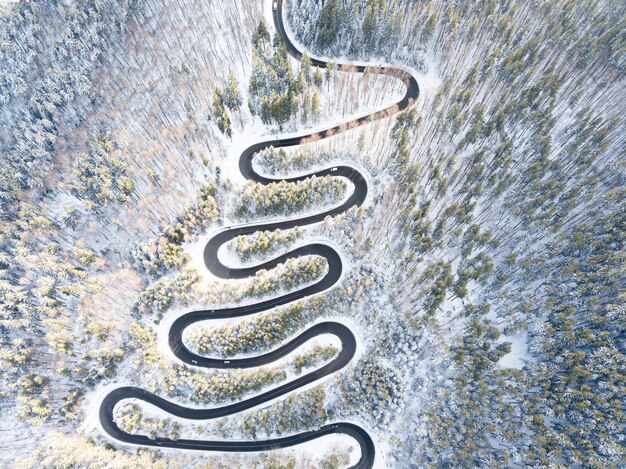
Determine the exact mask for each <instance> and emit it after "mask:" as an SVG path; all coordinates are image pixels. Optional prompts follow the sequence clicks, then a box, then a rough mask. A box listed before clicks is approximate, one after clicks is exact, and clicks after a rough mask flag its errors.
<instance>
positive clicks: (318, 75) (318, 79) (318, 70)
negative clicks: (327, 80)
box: [313, 67, 323, 88]
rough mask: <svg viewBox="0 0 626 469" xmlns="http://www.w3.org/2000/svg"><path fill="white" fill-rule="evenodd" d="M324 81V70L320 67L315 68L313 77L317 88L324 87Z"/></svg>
mask: <svg viewBox="0 0 626 469" xmlns="http://www.w3.org/2000/svg"><path fill="white" fill-rule="evenodd" d="M322 81H323V78H322V69H321V68H319V67H316V68H315V75H314V77H313V83H315V86H317V87H318V88H319V87H320V86H322Z"/></svg>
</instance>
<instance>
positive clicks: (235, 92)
mask: <svg viewBox="0 0 626 469" xmlns="http://www.w3.org/2000/svg"><path fill="white" fill-rule="evenodd" d="M222 101H223V103H224V105H225V106H226V107H227V108H228V109H235V110H237V109H239V106H241V103H242V102H243V100H242V99H241V92H240V91H239V83H237V78H236V77H235V72H234V71H233V70H232V69H231V70H230V72H229V75H228V86H226V88H225V89H224V93H223V96H222Z"/></svg>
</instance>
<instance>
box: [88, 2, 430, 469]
mask: <svg viewBox="0 0 626 469" xmlns="http://www.w3.org/2000/svg"><path fill="white" fill-rule="evenodd" d="M282 8H283V0H278V1H277V8H276V10H274V23H275V26H276V29H277V31H278V32H279V34H280V36H281V37H282V39H283V41H284V42H285V44H286V45H287V50H288V52H289V54H290V55H292V56H293V57H295V58H296V59H301V58H302V53H301V52H300V50H298V48H297V47H296V46H295V45H294V44H293V43H292V42H291V40H290V39H289V37H288V35H287V34H286V32H285V27H284V24H283V18H282ZM311 63H312V64H313V65H314V66H317V67H324V68H325V67H326V66H327V65H328V64H327V62H324V61H322V60H320V59H316V58H311ZM336 66H337V69H338V70H340V71H350V72H361V73H362V72H364V71H365V70H366V68H368V70H369V72H370V73H376V74H385V75H391V76H395V77H397V78H400V79H401V80H403V82H404V84H405V86H406V93H405V95H404V97H403V98H402V99H401V100H400V101H398V102H397V103H396V104H394V105H393V106H390V107H388V108H385V109H383V110H380V111H377V112H374V113H372V114H368V115H365V116H362V117H359V118H356V119H353V120H351V121H348V122H345V123H342V124H340V125H337V126H335V127H331V128H328V129H325V130H322V131H319V132H313V133H308V134H302V135H298V136H294V137H289V138H284V139H274V140H267V141H264V142H260V143H257V144H255V145H252V146H251V147H249V148H247V149H246V150H245V151H244V152H243V153H242V154H241V156H240V159H239V169H240V170H241V173H242V174H243V176H244V177H245V178H247V179H249V180H251V181H255V182H258V183H261V184H270V183H271V182H274V181H276V180H275V179H271V178H267V177H265V176H262V175H260V174H258V173H256V172H255V171H254V169H253V166H252V160H253V157H254V154H255V153H257V152H258V151H260V150H263V149H265V148H269V147H272V146H273V147H275V148H279V147H290V146H295V145H300V144H302V143H306V142H307V141H311V140H317V139H322V138H328V137H330V136H332V135H335V134H337V133H340V132H344V131H346V130H348V129H352V128H355V127H358V126H360V125H363V124H366V123H368V122H371V121H374V120H377V119H382V118H385V117H388V116H390V115H393V114H395V113H397V112H399V111H401V110H403V109H406V108H407V107H409V106H410V105H411V104H413V103H414V102H415V100H416V99H417V98H418V96H419V87H418V84H417V81H416V80H415V78H414V77H413V76H412V75H411V74H410V73H409V72H407V71H405V70H401V69H397V68H394V67H379V66H368V67H366V66H365V65H351V64H336ZM327 175H330V176H341V177H345V178H347V179H349V180H350V181H351V182H352V183H353V185H354V190H353V192H352V194H351V195H350V196H349V197H348V199H347V200H346V201H345V202H343V203H342V204H341V205H339V206H337V207H334V208H331V209H329V210H327V211H325V212H321V213H317V214H314V215H310V216H306V217H302V218H299V219H296V220H285V221H277V222H270V223H259V224H250V225H245V226H239V227H232V228H225V229H223V230H222V231H220V232H219V233H217V234H216V235H215V236H214V237H212V238H211V239H210V240H209V241H208V243H207V245H206V247H205V249H204V262H205V265H206V267H207V269H209V270H210V271H211V272H212V273H213V274H214V275H216V276H218V277H220V278H224V279H236V278H246V277H250V276H252V275H254V274H255V273H256V272H258V271H259V270H260V269H271V268H273V267H275V266H276V265H278V264H280V263H283V262H285V261H286V260H287V259H290V258H296V257H300V256H304V255H317V256H321V257H324V258H325V259H326V260H327V262H328V271H327V273H326V275H325V276H324V277H323V278H322V279H321V280H319V281H318V282H317V283H315V284H313V285H310V286H307V287H305V288H302V289H300V290H298V291H295V292H291V293H288V294H285V295H282V296H279V297H277V298H272V299H269V300H265V301H262V302H259V303H255V304H249V305H242V306H238V307H234V308H225V309H207V310H198V311H191V312H189V313H187V314H184V315H183V316H181V317H179V318H178V319H176V320H175V321H174V322H173V323H172V325H171V327H170V330H169V337H168V343H169V346H170V348H171V350H172V352H173V353H174V355H175V356H176V357H177V358H178V359H180V360H181V361H182V362H184V363H186V364H188V365H191V366H197V367H204V368H221V369H225V368H250V367H258V366H262V365H266V364H269V363H272V362H274V361H276V360H278V359H280V358H282V357H284V356H285V355H287V354H289V353H290V352H292V351H293V350H295V349H296V348H297V347H299V346H300V345H302V344H304V343H305V342H307V341H308V340H311V339H312V338H314V337H316V336H318V335H320V334H332V335H335V336H336V337H338V338H339V340H340V341H341V350H340V352H339V353H338V355H337V356H336V357H335V358H334V359H333V360H332V361H330V362H329V363H327V364H325V365H324V366H322V367H320V368H318V369H316V370H314V371H312V372H309V373H307V374H304V375H302V376H300V377H298V378H297V379H295V380H292V381H289V382H287V383H284V384H282V385H280V386H278V387H276V388H274V389H270V390H268V391H266V392H263V393H262V394H259V395H256V396H253V397H251V398H248V399H244V400H242V401H239V402H236V403H233V404H229V405H226V406H222V407H214V408H201V409H198V408H189V407H184V406H181V405H178V404H176V403H174V402H171V401H168V400H166V399H163V398H161V397H159V396H157V395H155V394H153V393H151V392H149V391H147V390H145V389H142V388H139V387H134V386H124V387H119V388H117V389H115V390H113V391H112V392H110V393H109V394H108V395H107V396H105V398H104V399H103V401H102V403H101V406H100V412H99V419H100V424H101V425H102V428H103V429H104V431H105V432H106V433H108V434H109V435H110V436H111V437H113V438H115V439H116V440H119V441H122V442H125V443H130V444H135V445H143V446H153V447H166V448H178V449H190V450H205V451H209V450H210V451H239V452H250V451H268V450H272V449H277V448H285V447H289V446H294V445H298V444H301V443H305V442H307V441H311V440H314V439H316V438H320V437H322V436H324V435H330V434H344V435H347V436H349V437H351V438H353V439H354V440H356V442H357V443H358V444H359V447H360V449H361V458H360V460H359V461H358V462H357V463H356V465H355V466H353V467H355V468H371V467H372V466H373V464H374V458H375V448H374V443H373V441H372V439H371V437H370V436H369V434H368V433H367V432H366V431H365V430H364V429H363V428H361V427H359V426H357V425H354V424H352V423H348V422H336V423H332V424H328V425H324V426H323V427H321V428H319V429H317V430H314V431H309V432H304V433H298V434H295V435H291V436H287V437H283V438H273V439H268V440H263V441H232V440H231V441H224V440H219V441H211V440H189V439H178V440H171V439H168V438H157V439H150V438H148V437H147V436H146V435H135V434H129V433H126V432H124V431H122V430H121V429H120V428H119V427H118V426H117V425H116V423H115V422H114V420H113V411H114V408H115V406H116V405H117V403H119V402H120V401H122V400H125V399H140V400H142V401H145V402H148V403H150V404H152V405H155V406H157V407H159V408H160V409H162V410H164V411H166V412H167V413H169V414H171V415H173V416H176V417H180V418H185V419H190V420H207V419H214V418H218V417H224V416H227V415H231V414H234V413H237V412H242V411H244V410H247V409H250V408H252V407H254V406H257V405H260V404H263V403H265V402H268V401H270V400H272V399H275V398H278V397H280V396H283V395H285V394H287V393H290V392H292V391H295V390H297V389H299V388H301V387H303V386H306V385H307V384H310V383H313V382H315V381H317V380H319V379H321V378H323V377H324V376H327V375H329V374H331V373H334V372H336V371H338V370H340V369H341V368H343V367H344V366H346V365H347V364H348V363H349V362H350V360H351V359H352V357H353V356H354V353H355V351H356V340H355V337H354V334H353V333H352V332H351V331H350V329H349V328H348V327H346V326H345V325H343V324H340V323H337V322H332V321H326V322H321V323H318V324H315V325H313V326H311V327H309V328H308V329H306V330H305V331H304V332H302V333H301V334H300V335H298V336H296V337H295V338H293V339H291V340H290V341H289V342H288V343H286V344H284V345H282V346H280V347H278V348H276V349H274V350H272V351H270V352H268V353H265V354H262V355H258V356H255V357H247V358H236V359H235V358H234V359H230V360H225V359H217V358H210V357H203V356H200V355H197V354H195V353H193V352H192V351H191V350H189V349H188V348H187V347H186V346H185V344H184V342H183V333H184V331H185V329H186V328H187V327H189V326H190V325H192V324H194V323H196V322H198V321H204V320H208V319H219V318H234V317H242V316H247V315H250V314H254V313H258V312H261V311H267V310H269V309H272V308H275V307H277V306H280V305H284V304H287V303H290V302H292V301H295V300H298V299H301V298H305V297H307V296H310V295H314V294H316V293H320V292H322V291H325V290H327V289H329V288H331V287H332V286H333V285H334V284H335V283H336V282H337V281H338V280H339V278H340V277H341V272H342V264H341V258H340V256H339V254H338V253H337V252H336V251H335V250H334V249H332V248H331V247H330V246H328V245H326V244H319V243H315V244H308V245H306V246H302V247H299V248H297V249H294V250H292V251H290V252H288V253H286V254H283V255H281V256H278V257H276V258H274V259H272V260H269V261H267V262H264V263H262V264H260V265H255V266H252V267H243V268H230V267H228V266H225V265H224V264H222V263H221V262H220V260H219V258H218V255H217V253H218V249H219V248H220V246H222V245H223V244H224V243H226V242H228V241H230V240H231V239H233V238H235V237H237V236H240V235H247V234H251V233H254V232H256V231H261V230H275V229H281V230H285V229H289V228H293V227H295V226H304V225H309V224H312V223H317V222H320V221H322V220H323V219H324V218H326V217H327V216H332V215H337V214H340V213H343V212H345V211H346V210H348V209H349V208H351V207H358V206H360V205H361V204H362V203H363V202H364V200H365V198H366V196H367V182H366V181H365V178H364V177H363V175H362V174H361V173H360V172H359V171H358V170H357V169H355V168H353V167H351V166H347V165H344V166H336V167H332V168H328V169H324V170H322V171H318V172H315V173H311V174H308V175H306V176H299V177H294V178H288V179H285V180H286V181H288V182H296V181H299V180H303V179H306V178H309V177H312V176H317V177H321V176H327Z"/></svg>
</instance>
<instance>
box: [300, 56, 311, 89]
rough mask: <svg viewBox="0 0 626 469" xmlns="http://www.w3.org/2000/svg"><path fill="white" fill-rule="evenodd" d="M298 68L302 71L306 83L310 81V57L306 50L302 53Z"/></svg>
mask: <svg viewBox="0 0 626 469" xmlns="http://www.w3.org/2000/svg"><path fill="white" fill-rule="evenodd" d="M300 70H301V71H302V73H304V78H305V79H306V81H307V83H310V82H311V58H310V57H309V54H307V53H306V51H305V52H304V54H303V55H302V61H301V62H300Z"/></svg>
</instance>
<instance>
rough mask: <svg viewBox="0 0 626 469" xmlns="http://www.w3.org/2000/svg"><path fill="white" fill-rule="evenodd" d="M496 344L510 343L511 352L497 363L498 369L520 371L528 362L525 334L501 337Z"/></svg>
mask: <svg viewBox="0 0 626 469" xmlns="http://www.w3.org/2000/svg"><path fill="white" fill-rule="evenodd" d="M498 342H510V343H511V352H510V353H507V354H506V355H505V356H504V357H502V358H501V359H500V361H498V366H499V367H500V368H516V369H518V370H521V369H522V368H524V366H525V365H526V363H527V362H528V361H529V360H530V354H529V352H528V344H527V333H526V332H521V333H518V334H515V335H512V336H509V337H507V336H502V337H500V340H499V341H498Z"/></svg>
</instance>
